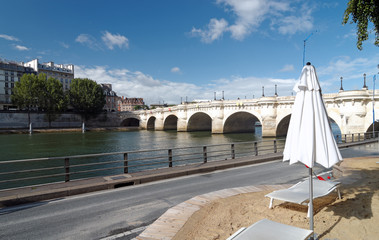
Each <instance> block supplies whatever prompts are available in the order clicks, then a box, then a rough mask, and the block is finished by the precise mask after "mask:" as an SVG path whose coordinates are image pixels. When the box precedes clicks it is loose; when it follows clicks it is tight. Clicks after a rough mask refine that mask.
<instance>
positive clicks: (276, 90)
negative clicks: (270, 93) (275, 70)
mask: <svg viewBox="0 0 379 240" xmlns="http://www.w3.org/2000/svg"><path fill="white" fill-rule="evenodd" d="M277 96H278V89H277V85H276V84H275V97H277Z"/></svg>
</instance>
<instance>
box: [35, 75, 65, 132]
mask: <svg viewBox="0 0 379 240" xmlns="http://www.w3.org/2000/svg"><path fill="white" fill-rule="evenodd" d="M36 85H37V91H38V92H39V96H38V98H37V99H38V103H37V105H38V107H39V108H40V109H42V110H43V111H45V112H46V114H47V118H48V121H49V127H51V122H52V121H53V120H55V119H56V118H57V117H58V114H57V113H58V112H62V111H64V110H65V109H66V108H67V104H68V102H67V98H66V95H65V93H64V91H63V85H62V83H61V82H60V81H59V80H57V79H55V78H51V77H50V78H48V79H46V75H45V74H40V75H39V76H38V81H37V84H36Z"/></svg>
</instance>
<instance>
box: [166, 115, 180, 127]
mask: <svg viewBox="0 0 379 240" xmlns="http://www.w3.org/2000/svg"><path fill="white" fill-rule="evenodd" d="M177 129H178V117H177V116H175V115H169V116H168V117H166V119H165V120H164V123H163V130H177Z"/></svg>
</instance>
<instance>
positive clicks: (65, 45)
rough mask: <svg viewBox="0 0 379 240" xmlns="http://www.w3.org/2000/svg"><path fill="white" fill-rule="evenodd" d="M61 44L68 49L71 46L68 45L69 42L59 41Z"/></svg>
mask: <svg viewBox="0 0 379 240" xmlns="http://www.w3.org/2000/svg"><path fill="white" fill-rule="evenodd" d="M59 44H60V45H61V46H62V47H64V48H66V49H68V48H70V45H68V44H67V43H64V42H59Z"/></svg>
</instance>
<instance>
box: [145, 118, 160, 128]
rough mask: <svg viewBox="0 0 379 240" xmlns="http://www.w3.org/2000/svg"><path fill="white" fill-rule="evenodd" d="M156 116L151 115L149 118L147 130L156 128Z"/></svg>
mask: <svg viewBox="0 0 379 240" xmlns="http://www.w3.org/2000/svg"><path fill="white" fill-rule="evenodd" d="M156 119H157V118H156V117H150V118H149V120H147V124H146V129H147V130H154V129H155V120H156Z"/></svg>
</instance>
